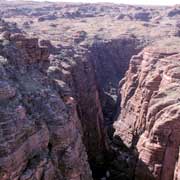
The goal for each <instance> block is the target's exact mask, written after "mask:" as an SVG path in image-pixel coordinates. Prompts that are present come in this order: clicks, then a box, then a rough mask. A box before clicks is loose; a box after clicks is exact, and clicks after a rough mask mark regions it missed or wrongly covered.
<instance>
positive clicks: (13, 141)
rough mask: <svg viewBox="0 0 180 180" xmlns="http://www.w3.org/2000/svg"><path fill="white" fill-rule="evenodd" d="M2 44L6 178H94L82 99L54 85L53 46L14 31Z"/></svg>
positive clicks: (0, 101)
mask: <svg viewBox="0 0 180 180" xmlns="http://www.w3.org/2000/svg"><path fill="white" fill-rule="evenodd" d="M0 48H1V49H0V54H1V61H0V73H1V74H2V76H1V80H0V106H1V108H0V142H1V145H0V179H1V180H15V179H19V180H33V179H36V180H55V179H57V180H59V179H69V180H70V179H71V180H82V179H83V180H90V179H92V178H91V171H90V169H89V165H88V162H87V154H86V151H85V147H84V145H83V143H82V134H81V125H80V123H79V118H78V116H77V111H76V103H75V102H74V101H73V100H71V99H73V98H72V97H71V96H70V94H66V97H67V98H68V99H69V100H68V101H67V100H65V99H62V98H61V95H62V94H64V93H65V92H64V91H63V87H62V88H61V89H59V91H57V90H56V89H55V88H53V81H52V80H51V79H50V78H48V76H47V73H46V70H47V61H48V57H49V54H48V50H47V47H46V48H45V47H44V49H43V48H41V47H39V46H38V39H29V38H26V37H25V35H22V34H11V36H10V41H9V44H7V45H6V46H2V47H0ZM45 60H46V61H45ZM70 100H71V102H70Z"/></svg>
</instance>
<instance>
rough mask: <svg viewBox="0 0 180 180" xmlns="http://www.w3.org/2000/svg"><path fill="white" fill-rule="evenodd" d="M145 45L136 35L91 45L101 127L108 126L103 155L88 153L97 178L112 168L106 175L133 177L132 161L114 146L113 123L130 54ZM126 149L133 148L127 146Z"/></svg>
mask: <svg viewBox="0 0 180 180" xmlns="http://www.w3.org/2000/svg"><path fill="white" fill-rule="evenodd" d="M142 48H143V45H142V42H140V40H138V39H136V38H135V37H133V36H122V37H120V38H119V39H114V40H110V41H107V42H104V41H102V42H101V41H98V42H95V43H94V44H93V45H92V47H91V48H90V49H89V52H90V53H89V57H88V59H89V62H91V63H92V66H93V69H94V72H95V80H96V85H97V87H98V91H99V99H100V103H101V108H102V113H103V126H102V127H104V129H105V132H104V135H105V138H104V141H105V142H104V144H105V147H104V149H103V151H102V152H101V158H99V159H98V158H96V159H94V158H91V153H88V157H89V162H90V167H91V170H92V173H93V178H94V180H101V178H103V177H105V176H108V173H109V171H112V172H110V174H112V175H111V176H110V177H109V178H106V179H109V180H116V179H118V180H119V179H123V180H126V179H127V180H130V179H129V175H127V174H129V173H130V171H133V165H132V164H131V165H130V166H129V165H128V164H127V163H126V162H125V160H124V159H119V156H117V154H116V152H115V151H114V150H113V143H114V142H113V133H114V130H113V128H112V124H113V122H114V120H115V119H116V117H117V115H119V113H120V102H121V97H120V95H119V92H118V88H119V81H120V80H121V79H122V78H123V77H124V75H125V72H126V71H127V69H128V66H129V62H130V59H131V57H132V56H133V55H136V54H138V53H139V52H140V51H141V50H142ZM84 113H86V112H84ZM86 148H87V146H86ZM116 148H117V147H116ZM123 148H124V146H123ZM120 149H121V148H120ZM126 149H127V148H126ZM127 151H128V152H130V150H128V149H127ZM87 152H88V149H87ZM131 174H133V172H131Z"/></svg>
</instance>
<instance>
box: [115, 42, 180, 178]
mask: <svg viewBox="0 0 180 180" xmlns="http://www.w3.org/2000/svg"><path fill="white" fill-rule="evenodd" d="M174 40H175V39H174ZM176 40H177V39H176ZM170 41H172V39H171V40H170ZM176 42H179V41H178V40H177V41H176ZM161 43H162V42H161ZM164 46H165V45H164ZM179 60H180V54H179V50H178V49H171V47H168V48H167V47H166V48H159V47H158V46H157V48H152V47H149V48H145V49H144V50H143V51H142V52H141V53H139V54H138V55H136V56H133V57H132V59H131V61H130V66H129V70H128V71H127V73H126V76H125V78H124V79H123V80H122V81H121V83H120V86H121V88H120V92H121V97H122V101H121V114H120V116H119V118H118V119H117V121H116V122H115V123H114V128H115V134H114V136H117V137H119V138H120V139H121V140H122V142H123V143H124V144H125V145H126V147H128V148H129V149H131V151H134V155H137V156H138V161H137V164H136V165H135V167H134V168H135V177H136V179H138V180H140V179H142V180H144V179H146V180H148V179H156V180H162V179H163V180H170V179H178V171H179V145H180V141H179V98H178V92H179V78H180V76H179Z"/></svg>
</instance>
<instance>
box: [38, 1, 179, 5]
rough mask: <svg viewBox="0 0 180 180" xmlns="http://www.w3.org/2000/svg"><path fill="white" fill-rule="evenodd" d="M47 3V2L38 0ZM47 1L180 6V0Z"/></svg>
mask: <svg viewBox="0 0 180 180" xmlns="http://www.w3.org/2000/svg"><path fill="white" fill-rule="evenodd" d="M36 1H45V0H36ZM46 1H58V2H84V3H94V2H113V3H124V4H146V5H175V4H180V0H46Z"/></svg>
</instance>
